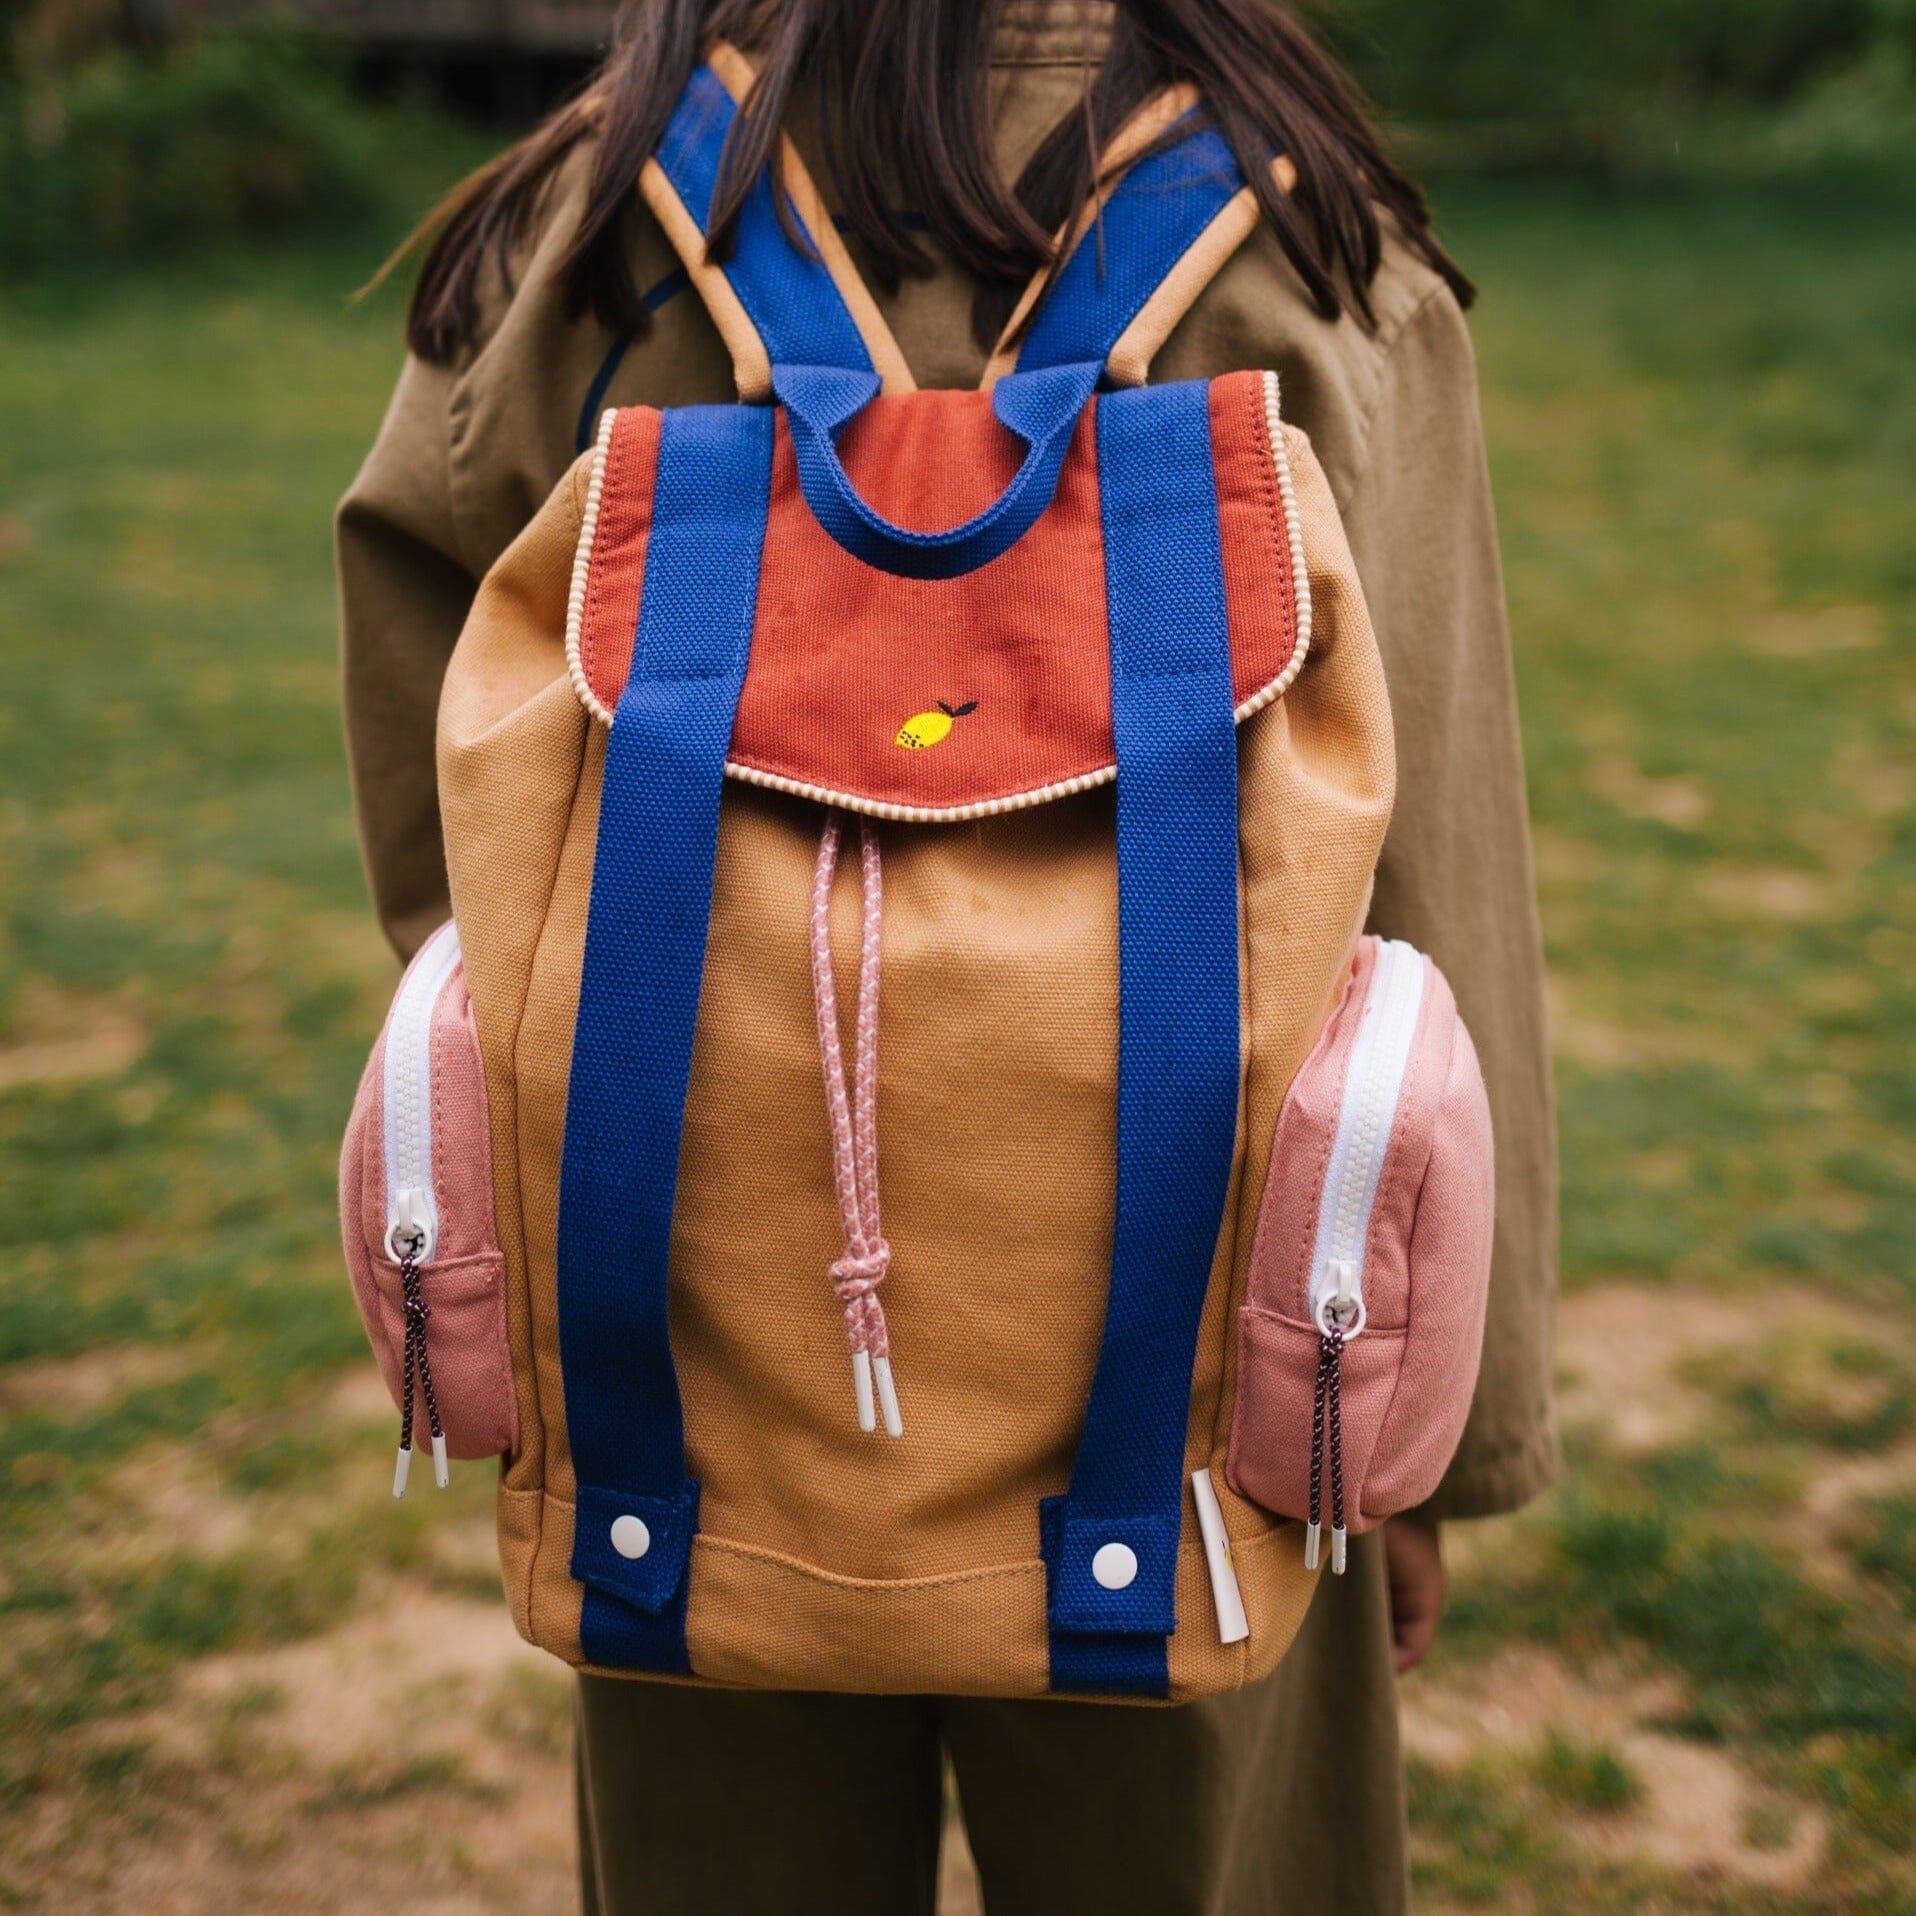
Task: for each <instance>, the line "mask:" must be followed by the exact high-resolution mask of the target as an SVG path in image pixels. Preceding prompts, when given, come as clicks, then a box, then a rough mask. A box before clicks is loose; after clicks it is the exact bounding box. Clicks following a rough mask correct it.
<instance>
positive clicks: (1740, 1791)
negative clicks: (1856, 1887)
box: [1402, 1649, 1826, 1889]
mask: <svg viewBox="0 0 1916 1916" xmlns="http://www.w3.org/2000/svg"><path fill="white" fill-rule="evenodd" d="M1402 1694H1403V1725H1404V1742H1405V1747H1406V1749H1407V1750H1408V1751H1409V1752H1410V1754H1412V1755H1413V1756H1418V1757H1422V1758H1423V1759H1425V1760H1426V1761H1428V1762H1431V1763H1436V1764H1438V1765H1440V1766H1443V1767H1445V1768H1450V1767H1454V1766H1456V1765H1458V1764H1461V1763H1464V1762H1468V1761H1470V1760H1471V1759H1473V1758H1478V1757H1491V1758H1505V1759H1514V1760H1516V1761H1519V1762H1525V1763H1528V1762H1532V1761H1534V1760H1535V1759H1536V1757H1537V1756H1538V1755H1539V1754H1540V1753H1541V1751H1542V1750H1543V1749H1544V1747H1545V1746H1546V1744H1547V1742H1548V1739H1549V1738H1550V1737H1552V1736H1557V1737H1561V1738H1562V1739H1563V1740H1564V1741H1565V1742H1567V1743H1570V1744H1572V1745H1574V1746H1579V1747H1590V1746H1601V1747H1603V1748H1606V1749H1608V1750H1611V1751H1613V1752H1614V1753H1615V1754H1616V1755H1617V1756H1618V1757H1619V1758H1620V1759H1621V1760H1622V1761H1623V1763H1624V1764H1625V1765H1626V1766H1627V1767H1628V1769H1629V1771H1630V1773H1631V1774H1632V1775H1633V1776H1634V1777H1635V1778H1636V1780H1637V1782H1638V1783H1639V1785H1640V1786H1641V1793H1640V1795H1639V1797H1638V1799H1637V1801H1636V1802H1635V1803H1634V1804H1632V1805H1630V1806H1628V1807H1627V1808H1622V1809H1618V1810H1615V1811H1606V1812H1604V1813H1601V1814H1597V1813H1591V1812H1581V1811H1576V1810H1562V1811H1559V1812H1556V1814H1557V1815H1558V1817H1559V1819H1560V1826H1561V1828H1562V1829H1563V1830H1565V1831H1567V1832H1568V1833H1569V1834H1570V1835H1571V1836H1572V1837H1573V1838H1574V1840H1575V1841H1577V1842H1578V1843H1579V1844H1581V1845H1583V1846H1585V1847H1587V1848H1589V1849H1591V1850H1594V1851H1597V1852H1599V1853H1601V1854H1603V1855H1605V1856H1609V1857H1615V1858H1617V1859H1619V1860H1621V1859H1623V1858H1636V1859H1640V1860H1642V1861H1646V1862H1649V1863H1652V1864H1654V1865H1656V1866H1657V1867H1658V1868H1660V1869H1665V1870H1671V1871H1676V1872H1679V1873H1681V1874H1683V1875H1686V1876H1689V1875H1695V1876H1703V1877H1711V1876H1720V1877H1728V1878H1733V1879H1735V1880H1737V1881H1739V1882H1743V1883H1749V1884H1762V1885H1764V1886H1766V1887H1771V1888H1779V1889H1782V1888H1788V1887H1791V1886H1794V1885H1796V1884H1798V1883H1801V1882H1803V1881H1805V1880H1806V1879H1807V1878H1808V1876H1809V1875H1810V1873H1811V1872H1812V1871H1813V1870H1814V1869H1815V1868H1816V1866H1817V1863H1818V1862H1819V1860H1820V1858H1821V1856H1822V1852H1823V1844H1824V1838H1825V1834H1826V1832H1825V1828H1824V1825H1823V1822H1822V1820H1821V1818H1820V1817H1819V1816H1818V1815H1817V1814H1816V1813H1815V1812H1814V1811H1812V1810H1810V1809H1808V1808H1802V1809H1800V1810H1798V1811H1797V1812H1796V1813H1795V1814H1794V1816H1793V1817H1792V1818H1791V1820H1790V1822H1789V1826H1788V1828H1787V1831H1786V1833H1785V1834H1784V1835H1783V1837H1782V1840H1781V1841H1780V1842H1776V1843H1773V1844H1771V1845H1770V1846H1769V1847H1764V1848H1758V1847H1756V1846H1755V1845H1753V1844H1752V1843H1751V1841H1750V1840H1749V1829H1750V1826H1751V1821H1752V1812H1753V1811H1755V1810H1757V1809H1758V1808H1760V1807H1763V1806H1766V1805H1773V1804H1774V1802H1775V1798H1774V1797H1773V1795H1772V1794H1771V1792H1769V1791H1768V1790H1767V1789H1766V1788H1765V1787H1764V1786H1763V1785H1762V1784H1761V1783H1760V1782H1759V1781H1758V1780H1757V1779H1756V1778H1755V1777H1753V1776H1752V1775H1751V1774H1750V1773H1749V1772H1748V1771H1747V1770H1745V1769H1744V1768H1743V1766H1742V1765H1741V1764H1739V1763H1737V1762H1736V1761H1735V1760H1734V1759H1733V1758H1731V1757H1730V1756H1729V1755H1727V1754H1726V1753H1725V1752H1724V1751H1722V1750H1721V1749H1716V1748H1707V1747H1705V1746H1703V1745H1701V1744H1694V1743H1686V1742H1682V1741H1680V1740H1678V1739H1677V1738H1675V1737H1670V1736H1665V1735H1662V1734H1660V1733H1659V1732H1658V1731H1656V1730H1655V1729H1653V1728H1651V1727H1649V1726H1650V1725H1651V1724H1652V1723H1653V1722H1655V1721H1656V1720H1657V1719H1658V1718H1661V1717H1666V1716H1668V1715H1670V1714H1672V1713H1673V1712H1675V1711H1676V1710H1677V1709H1678V1708H1679V1707H1680V1706H1681V1704H1682V1701H1683V1686H1682V1684H1681V1682H1680V1680H1679V1679H1678V1678H1677V1677H1676V1676H1674V1675H1660V1676H1655V1677H1652V1676H1646V1675H1643V1674H1641V1673H1639V1672H1637V1671H1635V1670H1633V1669H1631V1668H1629V1667H1627V1666H1625V1665H1623V1664H1620V1663H1610V1664H1598V1665H1595V1666H1592V1667H1589V1668H1587V1669H1581V1670H1573V1669H1572V1668H1571V1667H1570V1666H1569V1665H1568V1664H1567V1663H1565V1662H1564V1661H1563V1660H1562V1659H1561V1658H1559V1657H1557V1656H1555V1655H1553V1654H1551V1653H1549V1652H1547V1651H1543V1650H1535V1649H1514V1650H1507V1651H1504V1652H1502V1653H1501V1654H1499V1655H1498V1656H1496V1657H1495V1658H1493V1659H1492V1660H1491V1661H1489V1662H1488V1663H1478V1664H1464V1665H1455V1666H1452V1667H1450V1668H1448V1669H1445V1668H1443V1667H1441V1666H1440V1668H1439V1669H1438V1670H1437V1671H1435V1672H1433V1671H1429V1670H1426V1671H1423V1672H1420V1673H1418V1674H1417V1675H1414V1676H1412V1677H1411V1678H1409V1679H1408V1680H1407V1681H1406V1682H1405V1684H1404V1687H1403V1692H1402Z"/></svg>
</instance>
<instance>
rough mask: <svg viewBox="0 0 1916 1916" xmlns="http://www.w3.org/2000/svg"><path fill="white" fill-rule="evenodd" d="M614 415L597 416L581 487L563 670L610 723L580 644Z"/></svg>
mask: <svg viewBox="0 0 1916 1916" xmlns="http://www.w3.org/2000/svg"><path fill="white" fill-rule="evenodd" d="M618 416H619V415H618V410H617V408H616V407H612V406H608V407H607V408H606V409H605V412H604V413H603V414H602V415H601V417H600V419H599V437H598V439H597V441H596V442H595V443H594V445H593V448H592V478H591V481H590V482H589V483H588V484H587V486H586V489H585V517H584V518H583V519H582V520H580V522H579V545H578V550H577V551H576V552H574V553H573V555H572V586H571V589H570V591H568V592H567V594H566V602H565V669H566V671H567V672H568V673H570V674H571V677H572V689H573V691H575V692H576V693H578V695H579V703H580V704H581V705H583V706H584V707H585V709H586V710H587V711H588V712H590V713H591V714H592V716H593V717H594V718H595V719H597V720H598V721H599V723H600V724H601V725H610V724H611V723H612V714H611V713H610V712H608V711H607V710H606V709H605V705H604V703H603V702H602V701H601V699H600V698H599V695H598V694H597V693H596V692H595V691H593V689H592V684H591V681H590V680H589V679H587V677H586V675H585V662H584V660H583V659H582V658H581V656H580V647H581V645H582V644H583V642H584V639H585V593H586V583H587V580H588V579H589V578H590V577H591V573H592V542H593V540H594V539H595V538H596V537H597V536H598V531H599V498H600V495H601V494H602V493H603V492H604V491H605V462H606V457H607V455H608V454H609V453H610V452H611V450H612V425H613V422H614V421H615V420H616V419H617V418H618Z"/></svg>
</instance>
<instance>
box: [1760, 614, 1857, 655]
mask: <svg viewBox="0 0 1916 1916" xmlns="http://www.w3.org/2000/svg"><path fill="white" fill-rule="evenodd" d="M1750 637H1751V639H1752V640H1753V641H1754V642H1755V644H1756V649H1757V650H1758V651H1759V652H1767V653H1769V654H1770V656H1771V657H1772V658H1778V659H1815V658H1822V657H1824V656H1825V655H1826V654H1828V653H1831V652H1865V651H1869V650H1870V649H1871V648H1873V647H1875V646H1878V645H1881V644H1882V642H1883V608H1882V607H1881V606H1879V605H1826V606H1820V607H1818V608H1817V609H1816V610H1815V611H1806V612H1785V611H1776V612H1769V613H1765V614H1764V616H1763V617H1762V618H1760V619H1757V620H1756V621H1754V622H1753V623H1752V625H1751V627H1750Z"/></svg>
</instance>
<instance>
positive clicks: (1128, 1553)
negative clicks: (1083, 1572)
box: [1091, 1543, 1138, 1590]
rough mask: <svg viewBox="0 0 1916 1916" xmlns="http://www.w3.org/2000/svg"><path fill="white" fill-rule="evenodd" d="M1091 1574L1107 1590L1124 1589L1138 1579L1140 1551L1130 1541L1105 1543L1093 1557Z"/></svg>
mask: <svg viewBox="0 0 1916 1916" xmlns="http://www.w3.org/2000/svg"><path fill="white" fill-rule="evenodd" d="M1091 1574H1092V1575H1093V1576H1094V1577H1096V1578H1097V1580H1098V1581H1099V1583H1101V1584H1102V1585H1103V1586H1104V1587H1105V1589H1107V1590H1123V1589H1125V1588H1127V1587H1128V1586H1129V1585H1130V1584H1132V1583H1133V1582H1135V1581H1136V1578H1137V1574H1138V1553H1137V1552H1136V1551H1135V1550H1133V1549H1132V1548H1131V1546H1130V1545H1129V1544H1128V1543H1108V1544H1105V1545H1104V1546H1103V1547H1102V1548H1101V1549H1100V1550H1099V1551H1098V1554H1097V1555H1096V1556H1095V1557H1093V1558H1092V1559H1091Z"/></svg>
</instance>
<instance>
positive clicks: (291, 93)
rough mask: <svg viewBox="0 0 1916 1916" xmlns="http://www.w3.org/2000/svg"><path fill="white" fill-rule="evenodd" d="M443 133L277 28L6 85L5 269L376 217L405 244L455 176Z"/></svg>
mask: <svg viewBox="0 0 1916 1916" xmlns="http://www.w3.org/2000/svg"><path fill="white" fill-rule="evenodd" d="M433 122H434V114H433V111H432V109H430V108H427V107H424V106H422V105H421V104H420V103H418V102H416V101H409V102H405V103H403V104H394V105H379V104H374V103H371V102H369V101H367V100H365V99H363V98H361V97H360V96H358V95H357V94H355V92H354V91H353V89H352V86H351V82H350V75H349V71H348V68H347V64H346V61H345V59H344V58H343V56H342V54H341V52H340V50H339V49H337V48H336V47H333V46H330V45H328V44H327V43H325V42H323V41H320V40H317V39H314V38H312V37H310V36H307V35H304V34H300V33H297V32H294V31H291V30H289V29H286V28H282V27H277V26H268V27H257V28H247V29H245V30H237V29H235V30H227V31H223V32H218V33H212V34H208V35H207V36H205V37H204V38H202V39H198V40H193V41H187V42H183V43H181V44H178V45H175V46H172V47H168V48H166V49H164V50H161V51H156V52H147V53H140V52H136V51H132V50H127V49H121V50H116V51H113V52H110V53H107V54H105V55H103V56H101V57H100V58H98V59H94V60H91V61H89V62H87V63H85V64H84V65H82V66H80V67H79V68H77V69H76V70H74V71H73V72H71V73H68V74H66V75H64V76H62V77H59V78H48V77H42V78H40V79H37V80H36V79H29V78H25V77H15V78H13V79H6V78H0V204H4V205H5V206H6V208H7V216H6V218H5V220H4V221H0V270H7V269H12V270H16V271H17V270H43V269H46V268H49V267H72V266H84V265H88V264H93V263H104V262H111V261H116V260H124V259H136V258H151V257H155V256H160V255H167V256H171V255H177V254H180V253H183V252H189V251H193V250H196V249H201V248H204V247H205V246H207V245H209V244H212V243H216V242H219V241H224V240H230V239H248V240H253V239H262V238H279V237H284V236H286V235H289V234H293V233H304V232H311V231H315V230H319V229H326V228H332V229H340V230H344V229H349V228H351V227H353V226H355V225H357V224H363V223H365V222H368V221H372V222H376V223H378V224H379V225H381V226H382V227H383V228H384V229H386V230H390V231H391V232H392V233H394V234H395V235H396V234H397V233H399V232H400V231H403V230H404V228H405V227H406V226H407V225H409V224H410V223H411V221H412V220H413V218H415V217H416V215H417V213H418V210H419V208H420V207H421V206H422V205H423V204H424V203H425V201H426V199H427V198H428V197H429V196H430V194H431V192H432V190H433V188H434V187H436V186H438V185H441V184H443V183H444V180H445V177H446V173H445V167H446V157H447V152H448V146H449V138H448V134H447V131H446V129H444V128H443V127H440V126H438V125H435V124H434V123H433ZM475 138H476V136H475ZM421 156H425V157H424V161H423V165H422V157H421ZM474 156H475V157H476V156H477V147H476V146H475V149H474Z"/></svg>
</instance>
